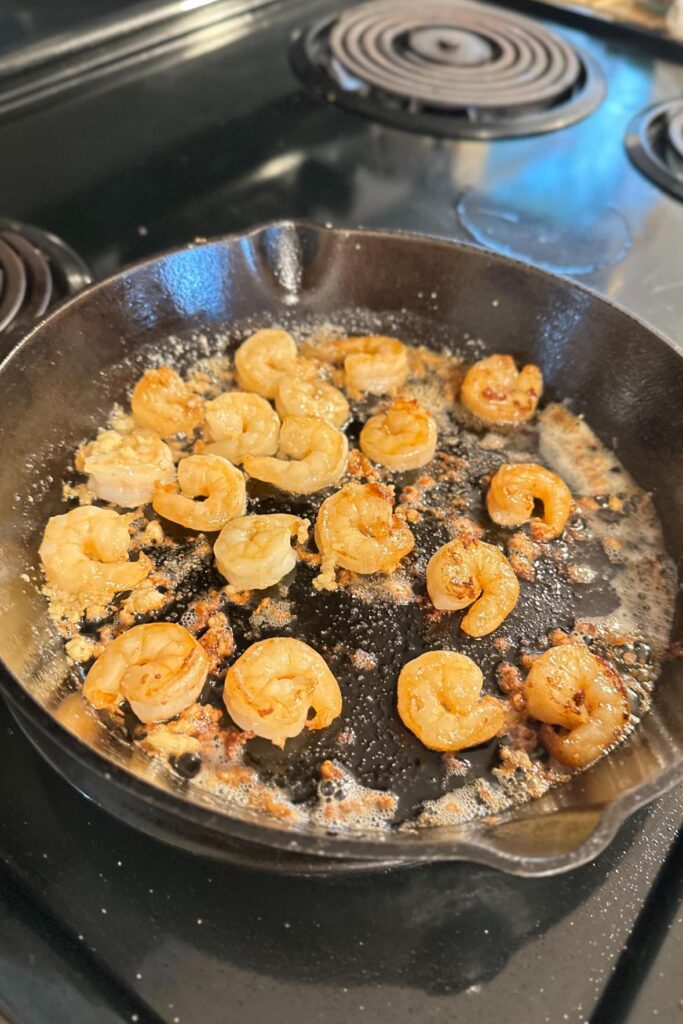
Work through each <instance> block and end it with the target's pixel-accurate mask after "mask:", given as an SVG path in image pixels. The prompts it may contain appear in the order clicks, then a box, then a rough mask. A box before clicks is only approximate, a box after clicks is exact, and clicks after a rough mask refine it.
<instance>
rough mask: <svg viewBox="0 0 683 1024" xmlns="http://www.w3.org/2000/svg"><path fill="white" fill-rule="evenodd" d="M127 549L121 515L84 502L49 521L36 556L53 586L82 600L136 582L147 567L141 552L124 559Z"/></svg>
mask: <svg viewBox="0 0 683 1024" xmlns="http://www.w3.org/2000/svg"><path fill="white" fill-rule="evenodd" d="M129 547H130V534H129V532H128V524H127V522H126V518H125V516H121V515H119V513H118V512H113V511H111V510H110V509H105V508H96V507H94V506H92V505H83V506H82V507H80V508H73V509H71V511H70V512H66V513H65V514H64V515H62V516H52V518H51V519H48V521H47V526H46V527H45V534H44V536H43V542H42V544H41V545H40V550H39V555H40V560H41V562H42V563H43V568H44V570H45V576H46V578H47V581H48V583H49V584H51V585H52V586H53V587H55V588H56V589H58V590H61V591H63V592H64V593H67V594H77V595H82V596H83V597H84V598H85V597H86V596H88V595H90V596H98V597H101V596H105V595H110V596H113V595H114V594H116V593H118V592H119V591H121V590H130V589H131V588H132V587H135V586H137V584H138V583H141V582H142V580H144V579H145V577H146V576H147V575H148V574H149V571H150V569H151V562H150V561H149V559H148V558H147V556H146V555H140V559H139V560H138V561H137V562H129V561H128V549H129Z"/></svg>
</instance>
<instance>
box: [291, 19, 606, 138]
mask: <svg viewBox="0 0 683 1024" xmlns="http://www.w3.org/2000/svg"><path fill="white" fill-rule="evenodd" d="M290 58H291V62H292V66H293V68H294V70H295V72H296V73H297V75H298V76H299V77H300V78H301V80H302V81H303V82H304V84H305V85H306V86H307V88H308V89H309V91H311V92H312V93H314V94H315V95H316V96H318V97H322V98H325V99H326V100H328V101H329V102H332V103H338V104H339V105H340V106H342V107H346V108H348V109H349V110H353V111H355V112H356V113H359V114H363V115H364V116H365V117H369V118H372V119H374V120H376V121H381V122H384V123H385V124H390V125H393V126H394V127H397V128H403V129H406V130H409V131H415V132H422V133H425V134H432V135H445V136H454V137H465V138H478V139H493V138H505V137H509V136H521V135H534V134H537V133H540V132H548V131H554V130H556V129H558V128H564V127H565V126H566V125H569V124H572V123H573V122H575V121H578V120H580V119H581V118H583V117H586V115H587V114H589V113H590V112H591V111H592V110H594V109H595V107H597V106H598V104H599V103H600V102H601V100H602V98H603V96H604V94H605V85H604V80H603V77H602V74H601V72H600V71H599V69H598V68H597V66H596V65H595V63H594V62H593V61H592V60H591V59H590V58H589V57H587V56H586V55H585V54H582V53H579V52H578V50H576V49H575V48H574V47H573V46H570V45H569V43H567V42H566V41H565V40H564V39H562V38H561V37H560V36H557V35H555V34H554V33H552V32H549V31H548V30H547V29H545V28H542V27H541V26H540V25H537V24H535V23H534V22H532V21H529V20H527V19H526V18H521V17H518V16H517V15H513V14H507V13H502V12H500V11H497V10H493V9H491V8H490V7H484V6H481V5H479V4H477V3H471V2H469V0H460V2H444V0H431V2H429V0H428V2H426V3H425V4H415V3H412V4H408V3H407V2H406V0H373V2H370V3H365V4H361V5H360V6H358V7H354V8H351V9H350V10H348V11H346V12H344V13H343V14H341V15H338V16H335V17H333V18H328V19H326V20H324V21H321V22H319V23H318V24H316V25H314V26H312V27H311V28H309V29H307V30H305V31H304V32H302V33H299V34H297V35H296V37H295V39H294V41H293V45H292V49H291V51H290Z"/></svg>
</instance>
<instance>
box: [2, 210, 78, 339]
mask: <svg viewBox="0 0 683 1024" xmlns="http://www.w3.org/2000/svg"><path fill="white" fill-rule="evenodd" d="M91 281H92V276H91V274H90V271H89V270H88V268H87V267H86V265H85V263H83V261H82V260H81V258H80V257H79V256H77V255H76V253H75V252H74V251H73V250H72V249H70V248H69V246H68V245H66V244H65V243H64V242H62V241H61V239H59V238H57V237H56V236H55V235H51V234H48V233H47V232H46V231H41V230H39V229H38V228H34V227H31V226H30V225H28V224H20V223H19V222H18V221H14V220H7V219H5V218H0V354H2V353H4V352H6V351H8V348H9V347H11V345H9V346H8V341H10V342H11V341H12V340H18V339H19V338H20V337H21V336H22V335H23V334H25V333H26V331H28V329H29V328H30V327H32V326H33V324H34V323H35V322H36V321H37V320H39V319H40V318H41V317H42V316H43V315H44V314H45V313H46V312H47V310H48V309H49V308H50V307H51V306H54V305H56V303H58V302H61V300H62V299H65V298H67V296H69V295H73V294H74V293H75V292H77V291H80V289H81V288H84V287H85V285H86V284H89V283H90V282H91Z"/></svg>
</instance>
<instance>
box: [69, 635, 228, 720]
mask: <svg viewBox="0 0 683 1024" xmlns="http://www.w3.org/2000/svg"><path fill="white" fill-rule="evenodd" d="M208 671H209V656H208V654H207V653H206V651H205V650H204V648H203V647H202V646H201V644H199V643H197V641H196V640H195V638H194V637H193V636H192V634H191V633H189V632H188V631H187V630H186V629H184V628H183V627H182V626H179V625H178V624H177V623H175V622H152V623H149V624H147V625H143V626H134V627H133V628H132V629H129V630H127V631H126V632H125V633H120V634H119V635H118V636H117V637H116V638H115V639H114V640H112V642H111V643H110V644H109V645H108V647H106V648H105V650H104V653H103V654H101V655H100V657H99V658H98V659H97V661H96V662H95V664H94V665H93V666H92V668H91V669H90V671H89V672H88V675H87V676H86V680H85V683H84V684H83V695H84V696H85V697H86V698H87V699H88V700H89V701H90V703H91V704H92V705H93V707H96V708H98V709H107V710H109V711H113V710H114V709H115V708H117V707H118V705H119V704H120V703H121V701H123V700H127V701H128V703H129V704H130V706H131V708H132V710H133V712H134V714H136V715H137V717H138V718H139V719H140V721H141V722H166V721H168V719H169V718H174V717H175V716H176V715H179V714H180V712H181V711H184V710H185V708H188V707H189V706H190V704H194V702H195V701H196V699H197V697H198V696H199V694H200V693H201V691H202V687H203V686H204V682H205V681H206V677H207V674H208Z"/></svg>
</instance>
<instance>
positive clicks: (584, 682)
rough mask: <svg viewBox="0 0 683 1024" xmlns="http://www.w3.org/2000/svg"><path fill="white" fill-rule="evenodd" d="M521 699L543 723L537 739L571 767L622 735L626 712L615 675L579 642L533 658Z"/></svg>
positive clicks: (588, 759) (588, 760) (585, 761)
mask: <svg viewBox="0 0 683 1024" xmlns="http://www.w3.org/2000/svg"><path fill="white" fill-rule="evenodd" d="M524 698H525V700H526V707H527V711H528V712H529V714H530V715H531V716H532V718H537V719H538V720H539V722H544V723H546V724H545V725H543V726H542V727H541V731H540V739H541V742H542V743H543V745H544V746H545V747H546V748H547V749H548V751H549V753H550V754H552V756H553V757H554V758H556V759H557V760H558V761H560V762H561V763H562V764H566V765H568V766H569V767H570V768H585V767H586V766H587V765H589V764H592V762H593V761H595V760H597V758H598V757H600V755H601V754H602V753H604V752H605V751H606V750H608V749H609V747H611V746H613V744H615V743H616V742H617V741H618V740H620V739H621V737H622V736H623V735H624V733H625V731H626V728H627V726H628V723H629V720H630V717H631V712H630V705H629V700H628V696H627V694H626V691H625V689H624V685H623V683H622V681H621V679H620V678H619V675H618V674H617V673H616V672H615V670H614V669H613V668H612V667H611V666H610V665H608V664H607V662H606V661H603V660H602V658H597V657H596V656H595V655H594V654H591V652H590V651H589V650H587V649H586V648H585V647H583V646H582V645H581V644H564V645H562V646H560V647H553V648H551V649H550V650H549V651H546V652H545V654H542V655H541V656H540V657H539V658H536V660H535V661H534V663H533V665H532V666H531V670H530V672H529V675H528V676H527V679H526V682H525V684H524ZM553 726H559V727H560V730H559V731H557V730H556V729H554V728H552V727H553Z"/></svg>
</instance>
